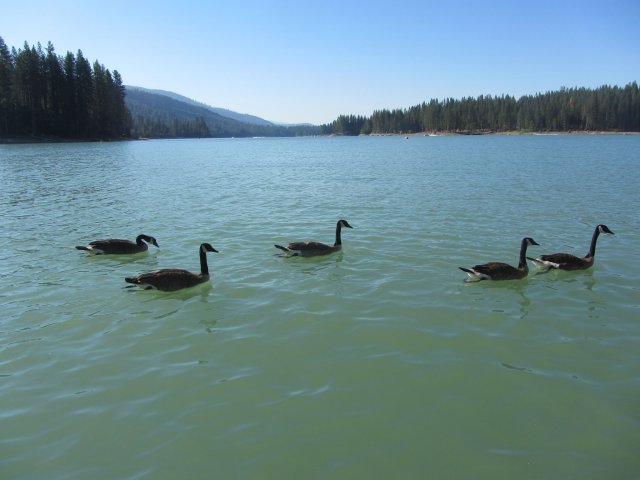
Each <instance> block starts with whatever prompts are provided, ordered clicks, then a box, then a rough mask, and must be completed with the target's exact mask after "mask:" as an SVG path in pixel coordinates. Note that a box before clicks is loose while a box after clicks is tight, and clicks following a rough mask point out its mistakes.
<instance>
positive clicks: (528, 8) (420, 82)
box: [0, 0, 640, 124]
mask: <svg viewBox="0 0 640 480" xmlns="http://www.w3.org/2000/svg"><path fill="white" fill-rule="evenodd" d="M0 7H1V8H0V36H1V37H2V38H3V39H4V41H5V43H6V44H7V45H8V46H9V48H11V47H16V48H21V47H22V46H23V44H24V42H25V41H26V42H27V43H28V44H29V45H36V44H37V43H38V42H40V43H42V45H43V47H46V45H47V42H49V41H51V42H52V43H53V45H54V47H55V49H56V51H57V53H59V54H61V55H64V54H65V53H66V52H67V51H71V52H73V53H76V52H77V50H78V49H81V50H82V52H83V54H84V56H85V57H87V58H88V59H89V60H90V61H91V62H93V61H95V60H98V61H99V62H100V63H101V64H103V65H104V66H105V67H107V68H109V69H110V70H118V71H119V72H120V74H121V75H122V78H123V80H124V83H125V84H127V85H137V86H142V87H147V88H157V89H163V90H170V91H173V92H176V93H179V94H182V95H185V96H187V97H190V98H193V99H195V100H198V101H201V102H204V103H206V104H208V105H212V106H215V107H223V108H228V109H231V110H235V111H238V112H241V113H250V114H253V115H258V116H260V117H263V118H266V119H268V120H272V121H276V122H288V123H298V122H310V123H315V124H320V123H327V122H331V121H333V120H334V119H335V118H336V117H337V116H338V115H340V114H357V115H370V114H371V113H372V112H373V111H374V110H377V109H382V108H389V109H393V108H407V107H410V106H413V105H416V104H419V103H421V102H423V101H428V100H430V99H432V98H437V99H444V98H450V97H451V98H461V97H476V96H478V95H487V94H490V95H501V94H509V95H513V96H516V97H519V96H521V95H525V94H535V93H538V92H546V91H549V90H557V89H559V88H561V87H563V86H565V87H589V88H595V87H598V86H601V85H604V84H607V85H619V86H624V85H626V84H627V83H629V82H632V81H640V1H638V0H607V1H604V0H603V1H592V0H580V1H576V0H567V1H563V0H541V1H540V0H538V1H526V0H522V1H514V0H499V1H492V0H487V1H475V2H472V1H466V0H456V1H451V0H442V1H432V0H421V1H420V0H419V1H402V0H398V1H391V0H387V1H378V0H368V1H349V0H339V1H334V0H322V1H306V0H282V1H278V0H264V1H257V0H245V1H242V0H219V1H216V0H210V1H206V0H202V1H197V0H182V1H179V2H177V1H169V0H167V1H158V0H154V1H150V0H126V1H123V0H109V1H100V2H98V1H92V0H82V1H80V0H78V1H70V0H58V1H56V0H46V1H45V0H20V1H18V0H13V1H10V0H2V1H1V2H0Z"/></svg>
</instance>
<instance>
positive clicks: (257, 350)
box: [0, 135, 640, 480]
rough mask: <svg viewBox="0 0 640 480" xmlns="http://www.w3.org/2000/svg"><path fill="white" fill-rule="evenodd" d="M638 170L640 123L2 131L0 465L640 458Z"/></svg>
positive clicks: (154, 475)
mask: <svg viewBox="0 0 640 480" xmlns="http://www.w3.org/2000/svg"><path fill="white" fill-rule="evenodd" d="M639 186H640V136H638V135H567V136H565V135H558V136H542V135H526V136H506V135H505V136H442V137H411V138H409V139H405V138H403V137H400V136H397V137H356V138H337V137H336V138H288V139H202V140H153V141H138V142H119V143H75V144H38V145H0V208H1V211H2V215H1V216H0V274H1V278H2V286H1V288H0V306H1V309H2V310H1V311H2V315H1V316H0V431H2V435H1V436H0V452H1V455H0V476H1V477H2V478H6V479H40V478H42V479H48V480H52V479H87V478H91V479H116V478H117V479H147V478H148V479H175V478H189V479H209V478H221V479H232V478H259V479H288V478H292V479H293V478H298V479H325V478H331V479H374V478H375V479H389V478H407V479H409V478H415V479H419V478H435V479H438V478H474V479H516V478H517V479H520V480H522V479H541V478H549V479H552V478H557V479H560V478H561V479H581V480H582V479H600V478H608V479H627V478H632V477H635V476H637V475H638V471H640V457H639V456H638V450H639V447H640V428H639V427H640V373H639V372H640V355H639V352H640V350H639V347H640V320H639V319H640V286H639V280H640V259H639V254H640V251H639V249H638V244H639V242H640V195H639V193H638V188H639ZM341 218H344V219H346V220H348V222H349V223H350V224H351V225H352V226H353V227H354V228H353V229H344V230H343V232H342V241H343V250H342V252H339V253H337V254H333V255H331V256H327V257H322V258H311V259H308V258H296V257H294V258H285V257H283V256H282V255H280V253H281V252H280V251H279V250H277V249H275V248H274V247H273V245H274V244H276V243H278V244H286V243H288V242H289V241H295V240H308V239H313V240H319V241H323V242H326V243H333V241H334V234H335V226H336V222H337V221H338V219H341ZM600 223H603V224H606V225H607V226H608V227H609V228H610V229H611V230H612V231H613V232H615V235H601V236H600V238H599V240H598V249H597V256H596V262H595V266H594V267H593V268H592V269H590V270H587V271H579V272H558V271H554V272H549V273H544V274H539V273H538V271H537V270H536V269H535V267H533V265H531V270H530V273H529V276H528V277H527V278H526V279H523V280H519V281H506V282H478V283H465V281H464V280H465V278H466V274H465V273H464V272H462V271H460V270H459V269H458V267H459V266H462V267H471V266H473V265H476V264H478V263H485V262H489V261H502V262H507V263H510V264H513V265H515V264H517V262H518V253H519V247H520V241H521V239H522V238H523V237H525V236H529V237H532V238H534V239H535V240H536V241H537V242H538V243H539V244H540V246H538V247H536V246H531V247H529V250H528V254H529V255H533V256H535V255H539V254H544V253H554V252H568V253H574V254H576V255H580V256H582V255H585V254H586V253H587V251H588V249H589V244H590V241H591V236H592V233H593V231H594V228H595V226H596V225H597V224H600ZM141 233H144V234H147V235H152V236H154V237H155V238H156V239H157V241H158V244H159V246H160V248H159V249H156V248H155V247H150V249H149V252H148V253H143V254H138V255H125V256H88V255H86V253H84V252H81V251H78V250H76V249H75V248H74V246H76V245H86V244H87V243H88V242H89V241H92V240H97V239H103V238H125V239H131V240H133V239H135V237H136V236H137V235H138V234H141ZM202 242H209V243H211V244H212V245H213V246H214V247H215V248H216V249H217V250H219V253H209V254H208V257H207V258H208V262H209V269H210V272H211V280H210V282H209V283H207V284H204V285H202V286H198V287H195V288H193V289H188V290H183V291H178V292H174V293H163V292H158V291H142V290H137V289H131V288H125V286H126V285H127V284H125V282H124V277H127V276H132V275H137V274H139V273H143V272H147V271H151V270H156V269H159V268H185V269H188V270H191V271H196V272H197V271H198V270H199V261H198V247H199V245H200V244H201V243H202Z"/></svg>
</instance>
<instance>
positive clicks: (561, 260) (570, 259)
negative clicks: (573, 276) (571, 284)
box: [527, 224, 614, 271]
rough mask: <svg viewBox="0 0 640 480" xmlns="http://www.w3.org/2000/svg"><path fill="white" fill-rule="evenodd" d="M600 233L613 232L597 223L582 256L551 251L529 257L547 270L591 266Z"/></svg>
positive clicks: (579, 268)
mask: <svg viewBox="0 0 640 480" xmlns="http://www.w3.org/2000/svg"><path fill="white" fill-rule="evenodd" d="M601 233H609V234H611V235H613V234H614V233H613V232H612V231H611V230H609V227H607V226H606V225H602V224H600V225H597V226H596V229H595V230H594V231H593V237H591V247H590V248H589V251H588V252H587V254H586V255H585V256H584V257H576V256H575V255H571V254H570V253H553V254H551V255H540V258H531V257H527V258H528V259H529V260H531V261H532V262H533V263H534V264H535V265H536V266H537V267H539V268H540V269H542V270H543V271H547V270H549V269H550V268H557V269H560V270H584V269H587V268H589V267H592V266H593V263H594V262H595V259H596V242H597V241H598V236H599V235H600V234H601Z"/></svg>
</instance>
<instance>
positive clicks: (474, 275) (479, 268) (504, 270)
mask: <svg viewBox="0 0 640 480" xmlns="http://www.w3.org/2000/svg"><path fill="white" fill-rule="evenodd" d="M529 245H539V244H538V243H537V242H536V241H535V240H534V239H533V238H530V237H525V238H523V239H522V243H521V245H520V262H519V263H518V268H516V267H512V266H511V265H509V264H507V263H501V262H490V263H485V264H483V265H476V266H475V267H473V268H463V267H458V268H459V269H460V270H462V271H463V272H466V273H467V275H469V277H468V278H467V279H466V280H465V281H466V282H477V281H479V280H518V279H521V278H524V277H526V276H527V273H529V266H528V265H527V260H526V258H525V255H526V253H527V247H528V246H529Z"/></svg>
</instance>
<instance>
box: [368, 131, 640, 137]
mask: <svg viewBox="0 0 640 480" xmlns="http://www.w3.org/2000/svg"><path fill="white" fill-rule="evenodd" d="M483 135H513V136H518V135H535V136H557V135H640V132H611V131H593V132H590V131H582V130H570V131H559V132H555V131H553V132H530V131H520V130H509V131H504V132H488V131H471V132H417V133H370V134H362V135H360V136H363V137H467V136H468V137H473V136H483Z"/></svg>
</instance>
